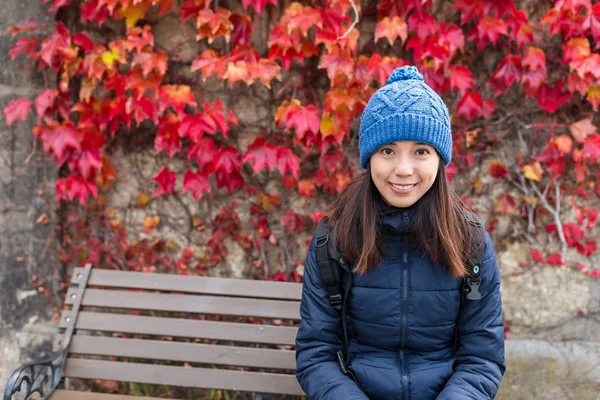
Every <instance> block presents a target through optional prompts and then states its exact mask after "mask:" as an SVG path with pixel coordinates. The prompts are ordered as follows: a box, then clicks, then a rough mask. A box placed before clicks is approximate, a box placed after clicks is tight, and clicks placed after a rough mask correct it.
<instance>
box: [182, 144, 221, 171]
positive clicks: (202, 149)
mask: <svg viewBox="0 0 600 400" xmlns="http://www.w3.org/2000/svg"><path fill="white" fill-rule="evenodd" d="M192 157H195V158H196V160H197V161H198V164H199V165H200V167H205V166H207V165H211V166H212V165H213V164H214V162H215V159H216V158H217V146H216V145H215V142H214V140H212V139H211V138H210V137H205V138H201V139H199V140H197V141H196V142H194V143H193V144H192V145H190V147H189V148H188V159H190V160H191V159H192Z"/></svg>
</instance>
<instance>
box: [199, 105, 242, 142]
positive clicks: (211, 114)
mask: <svg viewBox="0 0 600 400" xmlns="http://www.w3.org/2000/svg"><path fill="white" fill-rule="evenodd" d="M202 109H203V112H202V113H201V114H202V119H203V120H204V122H206V124H208V126H210V127H211V131H209V132H208V133H211V134H214V133H216V132H217V129H218V130H220V131H221V133H222V134H223V136H224V137H225V139H227V137H228V135H229V125H230V124H233V125H237V126H239V125H240V123H239V122H238V119H237V117H236V116H235V114H234V113H233V111H231V110H229V109H225V104H223V101H222V100H217V101H214V102H212V103H209V104H206V103H204V104H202ZM225 113H227V114H225Z"/></svg>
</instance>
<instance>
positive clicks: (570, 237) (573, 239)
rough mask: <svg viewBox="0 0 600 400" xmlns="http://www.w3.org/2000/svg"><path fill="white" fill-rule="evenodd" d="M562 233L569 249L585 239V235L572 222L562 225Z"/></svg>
mask: <svg viewBox="0 0 600 400" xmlns="http://www.w3.org/2000/svg"><path fill="white" fill-rule="evenodd" d="M563 233H564V235H565V240H566V242H567V245H568V246H569V247H574V246H575V244H576V243H577V242H579V241H580V240H581V239H583V238H584V237H585V233H583V231H582V230H581V228H579V227H578V226H577V225H575V224H574V223H573V222H568V223H566V224H564V225H563Z"/></svg>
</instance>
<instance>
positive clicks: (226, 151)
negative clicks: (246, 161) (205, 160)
mask: <svg viewBox="0 0 600 400" xmlns="http://www.w3.org/2000/svg"><path fill="white" fill-rule="evenodd" d="M241 166H242V161H241V160H240V153H239V152H238V150H237V149H236V148H235V147H233V146H227V147H225V148H223V149H221V150H220V151H219V152H218V153H217V158H216V160H215V170H216V171H222V172H225V173H226V174H227V175H231V174H232V172H233V171H239V169H240V167H241Z"/></svg>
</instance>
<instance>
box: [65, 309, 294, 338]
mask: <svg viewBox="0 0 600 400" xmlns="http://www.w3.org/2000/svg"><path fill="white" fill-rule="evenodd" d="M70 316H71V311H69V310H65V311H63V313H62V315H61V319H60V323H59V326H60V327H61V328H66V326H67V321H66V318H67V317H70ZM75 328H77V329H85V330H91V331H103V332H123V333H132V334H143V335H159V336H175V337H191V338H202V339H215V340H226V341H228V340H230V341H234V342H249V343H269V344H287V345H295V343H296V334H297V332H298V328H296V327H293V326H273V325H254V324H242V323H237V322H219V321H199V320H193V319H183V318H165V317H149V316H145V315H127V314H108V313H98V312H90V311H81V312H80V313H79V315H78V317H77V323H76V324H75ZM75 336H77V335H75Z"/></svg>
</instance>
